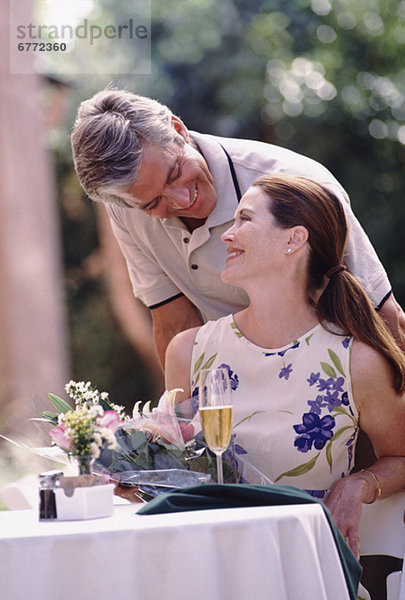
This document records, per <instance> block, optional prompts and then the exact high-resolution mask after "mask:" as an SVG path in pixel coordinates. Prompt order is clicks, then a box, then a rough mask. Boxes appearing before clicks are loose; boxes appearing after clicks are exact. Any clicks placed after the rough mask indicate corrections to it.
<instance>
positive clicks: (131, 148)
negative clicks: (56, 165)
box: [71, 90, 177, 206]
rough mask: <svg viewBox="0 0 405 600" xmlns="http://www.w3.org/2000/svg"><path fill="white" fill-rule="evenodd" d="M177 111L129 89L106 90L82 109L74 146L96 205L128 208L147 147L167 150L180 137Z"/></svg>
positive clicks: (78, 165) (83, 180)
mask: <svg viewBox="0 0 405 600" xmlns="http://www.w3.org/2000/svg"><path fill="white" fill-rule="evenodd" d="M171 118H172V112H171V111H170V109H169V108H167V106H164V105H163V104H160V103H159V102H157V101H156V100H152V99H151V98H146V97H144V96H138V95H136V94H132V93H131V92H128V91H126V90H104V91H102V92H98V93H97V94H95V96H93V97H92V98H90V99H89V100H85V101H84V102H82V103H81V105H80V106H79V110H78V112H77V118H76V122H75V124H74V127H73V131H72V136H71V141H72V150H73V160H74V164H75V169H76V173H77V176H78V178H79V181H80V183H81V185H82V187H83V189H84V190H85V192H86V193H87V195H88V196H89V197H90V198H91V199H92V200H96V201H100V200H101V201H104V202H112V203H114V204H119V205H121V206H125V202H124V201H123V199H125V197H128V194H127V193H126V190H127V189H128V187H129V186H130V185H131V184H132V183H133V182H134V181H135V180H136V178H137V176H138V173H139V169H140V166H141V163H142V144H143V143H144V142H145V141H147V142H151V143H153V144H156V145H158V146H161V147H166V146H167V145H168V144H170V143H171V142H172V141H174V140H175V139H176V138H177V134H176V131H175V129H174V127H172V125H171Z"/></svg>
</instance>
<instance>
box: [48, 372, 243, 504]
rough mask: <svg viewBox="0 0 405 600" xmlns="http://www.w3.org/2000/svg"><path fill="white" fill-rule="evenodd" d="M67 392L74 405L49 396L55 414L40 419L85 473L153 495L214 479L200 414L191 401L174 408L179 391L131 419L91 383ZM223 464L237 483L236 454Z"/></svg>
mask: <svg viewBox="0 0 405 600" xmlns="http://www.w3.org/2000/svg"><path fill="white" fill-rule="evenodd" d="M65 390H66V392H67V394H68V396H69V397H70V398H71V399H72V400H73V401H74V403H75V407H74V408H72V406H70V404H68V402H66V401H65V400H63V399H62V398H60V397H58V396H56V395H55V394H48V397H49V400H50V401H51V403H52V405H53V406H54V408H55V409H56V411H57V412H48V411H46V412H43V413H42V419H41V420H45V421H47V422H49V423H51V424H52V425H53V427H52V429H51V430H50V432H49V433H50V435H51V437H52V439H53V443H54V444H56V445H57V446H58V447H59V448H61V449H62V450H63V451H64V452H66V453H67V454H68V455H69V456H73V457H74V458H75V459H76V460H77V462H78V464H79V467H80V471H81V472H90V471H92V472H95V473H104V474H108V475H109V476H110V478H111V479H114V480H116V481H117V482H119V483H120V484H121V485H123V486H128V487H131V486H136V487H138V488H139V487H142V488H143V490H144V491H145V492H146V493H147V494H149V495H150V496H154V495H156V494H157V493H159V492H161V491H167V489H169V488H170V489H173V488H175V487H184V486H186V485H197V484H199V483H205V482H207V481H209V480H210V479H211V476H215V473H216V471H215V457H214V455H213V454H212V453H211V452H210V451H209V450H208V448H207V446H206V444H205V442H204V438H203V434H202V431H201V425H200V423H199V420H198V414H197V415H196V418H190V411H189V410H188V407H189V405H188V402H187V401H186V402H185V403H180V404H176V394H177V392H178V391H180V390H170V391H166V392H165V393H164V394H163V395H162V397H161V398H160V400H159V403H158V405H157V406H156V407H155V408H153V409H151V407H150V402H147V403H146V404H145V405H144V406H143V407H141V402H137V403H136V404H135V407H134V409H133V413H132V416H129V415H126V414H125V410H124V408H123V407H122V406H117V405H115V404H112V403H110V401H109V397H108V393H107V392H102V393H100V392H99V391H98V390H97V389H95V388H93V387H92V385H91V383H90V382H87V383H85V382H74V381H70V382H69V383H68V384H67V385H66V386H65ZM186 404H187V410H186V406H185V405H186ZM184 414H188V418H185V417H184ZM224 461H225V465H224V467H225V469H224V470H225V477H226V480H227V481H232V482H235V481H237V475H236V469H235V467H236V461H235V460H234V458H233V453H232V450H228V451H227V453H226V454H225V456H224Z"/></svg>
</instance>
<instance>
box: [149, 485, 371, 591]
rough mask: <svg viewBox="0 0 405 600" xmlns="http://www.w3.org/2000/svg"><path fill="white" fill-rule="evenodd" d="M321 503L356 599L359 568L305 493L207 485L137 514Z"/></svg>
mask: <svg viewBox="0 0 405 600" xmlns="http://www.w3.org/2000/svg"><path fill="white" fill-rule="evenodd" d="M311 503H316V504H320V505H321V506H322V508H323V511H324V513H325V515H326V518H327V520H328V523H329V525H330V528H331V531H332V535H333V538H334V540H335V543H336V548H337V551H338V553H339V557H340V560H341V563H342V567H343V571H344V575H345V579H346V583H347V587H348V590H349V595H350V598H351V599H352V600H356V598H357V588H358V585H359V581H360V577H361V571H362V569H361V565H360V563H359V562H358V561H357V559H356V557H355V556H354V554H353V553H352V551H351V550H350V548H349V546H348V545H347V544H346V542H345V541H344V539H343V536H342V534H341V533H340V531H339V529H338V528H337V527H336V525H335V523H334V521H333V519H332V516H331V514H330V512H329V510H328V509H327V508H326V506H325V505H324V504H323V503H322V502H320V501H319V500H316V499H315V498H313V497H312V496H310V495H309V494H307V492H304V491H302V490H299V489H298V488H294V487H291V486H288V485H252V484H232V483H231V484H224V485H221V484H206V485H199V486H192V487H186V488H182V489H178V490H173V491H171V492H167V493H165V494H161V495H159V496H157V497H156V498H154V499H153V500H151V501H150V502H148V503H147V504H145V506H143V507H142V508H141V509H140V510H138V512H137V514H138V515H155V514H159V513H169V512H181V511H188V510H206V509H212V508H239V507H244V506H277V505H281V504H311Z"/></svg>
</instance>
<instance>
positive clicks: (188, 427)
mask: <svg viewBox="0 0 405 600" xmlns="http://www.w3.org/2000/svg"><path fill="white" fill-rule="evenodd" d="M180 431H181V435H182V436H183V441H184V443H185V444H187V442H189V441H190V440H192V439H193V437H194V425H193V424H192V423H180Z"/></svg>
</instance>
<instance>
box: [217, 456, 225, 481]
mask: <svg viewBox="0 0 405 600" xmlns="http://www.w3.org/2000/svg"><path fill="white" fill-rule="evenodd" d="M216 457H217V482H218V483H224V474H223V471H222V454H217V455H216Z"/></svg>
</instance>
